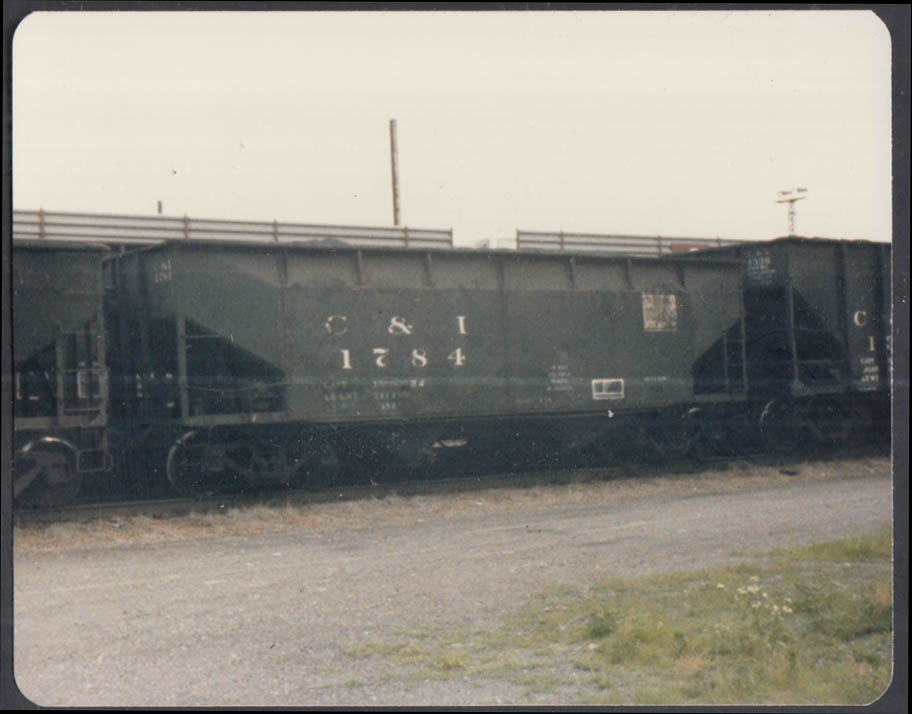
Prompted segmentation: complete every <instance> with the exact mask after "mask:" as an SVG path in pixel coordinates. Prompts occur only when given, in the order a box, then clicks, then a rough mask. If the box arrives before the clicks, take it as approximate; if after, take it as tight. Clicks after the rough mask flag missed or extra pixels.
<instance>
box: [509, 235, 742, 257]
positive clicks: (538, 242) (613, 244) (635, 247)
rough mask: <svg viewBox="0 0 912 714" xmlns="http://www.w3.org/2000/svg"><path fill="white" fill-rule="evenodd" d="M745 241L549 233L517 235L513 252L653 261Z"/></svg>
mask: <svg viewBox="0 0 912 714" xmlns="http://www.w3.org/2000/svg"><path fill="white" fill-rule="evenodd" d="M744 242H747V241H737V240H731V239H727V238H672V237H667V236H634V235H612V234H601V233H564V232H557V233H550V232H544V231H523V230H517V231H516V249H517V250H523V249H531V250H540V251H567V252H572V253H611V254H622V255H630V256H635V257H653V256H657V255H659V256H661V255H670V254H672V253H689V252H691V251H694V250H703V249H704V248H718V247H721V246H723V245H737V244H738V243H744Z"/></svg>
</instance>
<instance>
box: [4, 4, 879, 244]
mask: <svg viewBox="0 0 912 714" xmlns="http://www.w3.org/2000/svg"><path fill="white" fill-rule="evenodd" d="M890 86H891V84H890V36H889V33H888V32H887V30H886V28H885V27H884V25H883V24H882V23H881V22H880V20H879V19H877V17H876V16H875V15H874V14H873V13H870V12H866V11H825V12H787V11H778V12H765V11H764V12H690V13H684V12H676V13H671V12H610V11H600V12H542V13H539V12H530V13H519V12H509V13H494V12H459V13H449V12H430V13H425V12H421V13H419V12H408V13H379V12H376V13H375V12H339V13H332V12H264V13H233V12H223V13H164V12H163V13H138V12H117V13H82V12H74V13H47V12H43V13H36V14H33V15H30V16H29V17H27V18H26V19H25V20H24V21H23V23H22V24H21V25H20V26H19V28H18V30H17V31H16V34H15V36H14V45H13V202H14V207H15V208H18V209H37V208H39V207H43V208H44V209H45V210H51V211H85V212H99V213H127V214H140V215H146V214H148V215H152V214H154V213H155V211H156V202H157V201H158V200H161V201H163V204H164V213H165V215H174V216H181V215H184V214H188V215H190V216H192V217H197V218H229V219H249V220H270V221H271V220H272V219H278V220H279V221H294V222H304V223H342V224H360V225H392V220H393V219H392V199H391V187H390V160H389V125H388V122H389V120H390V119H391V118H396V119H397V120H398V125H399V169H400V180H401V195H402V218H403V222H404V223H406V224H408V225H410V226H413V227H416V228H417V227H428V228H449V227H452V228H453V229H454V231H455V235H456V240H457V242H459V243H462V244H473V243H477V242H479V241H481V240H484V239H494V240H498V239H500V240H501V241H502V244H503V245H506V244H507V243H508V242H509V239H510V238H511V236H512V235H513V232H514V229H516V228H523V229H530V230H554V231H557V230H565V231H585V232H604V233H635V234H645V235H657V234H658V235H666V236H706V237H715V236H722V237H730V238H753V239H764V238H773V237H775V236H779V235H784V234H786V233H787V222H786V208H785V206H784V205H778V204H776V203H775V199H776V192H777V191H778V190H780V189H787V188H794V187H799V186H800V187H807V189H808V195H809V197H808V198H807V199H806V200H803V201H801V202H799V203H798V204H797V205H796V209H797V225H796V228H797V231H796V232H797V233H799V234H802V235H815V236H826V237H841V238H866V239H870V240H879V241H889V240H890V239H891V193H890V191H891V187H890V172H891V142H890V120H891V107H890Z"/></svg>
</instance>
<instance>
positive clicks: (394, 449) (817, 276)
mask: <svg viewBox="0 0 912 714" xmlns="http://www.w3.org/2000/svg"><path fill="white" fill-rule="evenodd" d="M44 221H45V218H44V217H43V216H42V223H41V226H42V230H43V229H44V226H45V223H44ZM70 222H71V223H72V222H73V221H72V220H71V221H70ZM197 223H198V225H197V226H196V227H195V231H194V230H191V228H193V227H192V226H190V225H188V222H187V221H186V220H184V221H183V224H182V225H181V224H180V223H177V224H175V225H170V224H165V223H163V222H161V221H158V222H157V221H156V219H143V220H139V219H135V220H134V221H133V222H132V223H130V222H124V221H115V220H113V219H104V220H101V219H98V220H94V221H90V220H82V221H81V222H78V226H79V229H78V230H77V229H76V228H72V227H66V226H65V227H64V229H63V230H62V233H63V234H66V235H69V236H71V237H73V236H76V237H78V240H69V241H67V240H63V237H64V236H57V235H51V236H50V237H47V236H44V235H40V236H35V235H29V236H27V237H23V236H22V235H20V236H19V238H18V239H17V240H15V241H14V246H13V274H14V291H13V310H14V361H15V365H14V368H15V374H16V385H17V388H16V406H15V416H16V419H15V435H16V454H15V459H16V461H15V480H14V482H15V492H16V496H17V498H20V499H21V500H22V501H26V500H28V501H30V502H44V503H49V502H63V501H66V500H68V499H71V498H73V497H74V496H75V494H76V492H77V491H78V490H79V488H80V485H81V484H82V481H83V478H84V477H86V476H92V475H94V476H95V478H94V479H89V480H90V481H91V482H92V483H93V484H94V488H96V489H100V490H101V491H105V492H106V493H109V494H111V493H114V494H118V495H123V496H125V497H130V496H133V497H135V496H141V495H158V494H160V493H164V492H165V491H166V490H167V491H170V492H176V493H183V494H197V493H206V492H212V491H218V490H222V489H236V488H239V487H252V488H258V487H262V486H268V485H284V484H292V485H298V484H304V485H307V484H310V485H322V484H328V483H331V482H332V481H333V480H334V479H335V478H337V477H338V476H339V473H340V472H341V471H346V472H348V473H351V472H354V471H358V470H362V471H364V472H365V473H366V474H370V475H371V477H376V476H377V475H378V473H377V472H378V470H382V469H383V468H385V467H386V466H389V465H392V466H393V467H395V468H397V469H400V470H401V469H403V468H410V469H415V470H419V471H420V470H421V469H422V467H423V466H424V465H425V464H426V463H427V462H428V461H430V460H431V459H433V457H434V456H435V455H436V454H437V453H439V450H440V449H441V447H446V446H455V445H464V444H466V443H470V444H472V445H475V444H479V443H484V442H485V441H486V440H488V441H489V442H490V445H491V448H493V449H497V448H498V444H502V443H503V440H504V439H514V438H515V439H520V440H523V439H528V440H529V441H530V442H533V441H542V440H544V441H548V442H549V443H554V444H556V445H558V447H559V448H565V449H570V450H575V449H580V448H584V447H588V446H590V445H593V444H596V445H597V444H603V445H604V444H612V443H619V444H621V443H623V444H630V443H636V444H639V445H641V446H640V447H638V448H651V449H654V450H657V451H660V452H661V453H663V454H668V455H671V454H675V453H681V452H684V451H686V450H687V449H688V448H690V447H691V446H692V445H693V444H694V443H695V442H699V441H702V442H706V441H707V440H718V439H720V438H724V436H723V435H724V434H726V433H730V432H732V431H737V429H736V428H735V427H737V426H739V425H740V426H743V427H745V428H747V429H750V428H751V427H754V430H755V431H758V430H759V431H760V432H762V433H763V435H764V436H766V438H767V439H768V441H769V442H770V444H771V445H772V446H775V447H777V448H790V447H791V446H793V445H794V442H795V441H796V440H797V439H799V438H800V439H806V438H808V437H813V438H815V439H835V440H843V439H845V438H846V437H847V436H848V435H849V433H850V432H851V431H856V432H857V431H859V430H861V431H865V430H868V431H869V430H870V429H871V428H873V427H874V426H877V425H880V426H882V425H883V424H884V423H888V421H889V370H890V365H889V342H888V339H889V333H890V300H889V297H890V283H889V264H890V251H889V246H884V245H879V244H873V243H865V242H859V241H853V242H841V241H829V240H816V239H815V240H807V239H797V238H788V239H780V240H776V241H772V242H768V243H762V244H742V245H738V246H729V247H721V248H715V249H710V250H702V251H698V252H696V253H678V252H677V251H674V254H668V255H654V256H651V257H649V256H639V255H634V254H632V252H631V251H629V250H628V251H627V252H626V253H624V254H619V255H618V254H610V253H602V254H599V253H596V252H593V251H592V250H591V247H592V246H591V244H592V243H593V241H587V246H586V249H584V250H574V249H573V245H572V243H566V242H565V240H564V236H563V235H561V236H560V241H559V244H558V247H557V249H556V250H551V249H548V248H547V247H546V248H545V249H533V250H529V249H525V248H524V247H523V246H519V248H520V249H519V250H515V251H514V250H509V251H490V250H485V251H478V250H459V249H454V248H453V247H452V244H451V236H449V235H448V234H441V233H440V232H433V231H424V232H422V231H409V230H408V229H355V228H341V227H313V226H297V227H288V226H286V227H285V228H284V229H280V227H279V226H278V224H233V223H232V224H229V223H225V222H219V223H216V222H205V225H203V224H202V223H201V222H197ZM86 226H89V227H90V228H89V229H86ZM169 231H170V232H169ZM175 231H177V232H178V233H180V234H179V235H173V233H174V232H175ZM542 235H544V234H536V240H541V236H542ZM14 237H15V232H14ZM517 242H519V238H518V239H517ZM594 243H595V244H596V245H597V244H598V241H594ZM868 431H865V433H868Z"/></svg>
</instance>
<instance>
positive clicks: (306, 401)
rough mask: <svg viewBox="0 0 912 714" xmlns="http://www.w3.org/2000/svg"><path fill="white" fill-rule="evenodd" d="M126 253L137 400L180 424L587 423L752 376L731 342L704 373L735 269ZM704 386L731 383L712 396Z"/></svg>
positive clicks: (304, 253) (296, 253)
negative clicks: (135, 321)
mask: <svg viewBox="0 0 912 714" xmlns="http://www.w3.org/2000/svg"><path fill="white" fill-rule="evenodd" d="M125 260H127V261H132V262H133V263H134V264H135V268H134V269H133V270H132V271H130V270H128V271H127V272H132V273H135V274H138V277H137V276H136V275H134V279H133V280H132V281H130V280H128V281H126V282H125V285H126V286H127V289H129V290H132V291H133V292H134V294H133V295H130V296H129V299H128V302H130V303H131V304H132V305H133V312H132V314H134V315H138V316H139V317H140V321H141V322H142V321H143V320H144V321H145V324H142V325H140V326H139V328H138V330H139V332H140V334H141V335H142V334H146V333H147V334H148V336H147V337H146V338H144V339H145V342H146V343H147V344H148V355H146V356H142V355H140V359H139V364H138V365H137V367H138V368H137V369H136V370H130V371H131V372H136V373H138V374H140V377H139V379H140V385H139V388H138V389H136V390H135V392H136V394H137V395H139V396H140V398H141V399H148V398H150V397H155V404H154V408H155V409H157V410H158V416H159V417H161V418H164V419H172V420H174V419H179V420H183V421H184V422H186V423H196V424H216V423H243V422H244V421H254V420H255V421H258V422H260V423H264V422H267V421H302V422H314V423H317V422H339V421H387V420H401V419H409V420H415V419H435V418H456V417H473V416H493V415H498V414H512V415H515V414H547V413H576V414H584V413H599V412H606V411H608V410H613V411H617V410H642V409H654V408H658V407H663V406H670V405H680V404H683V403H686V402H688V401H689V400H691V399H700V398H703V399H706V398H710V399H722V398H727V397H725V396H724V395H728V394H730V393H737V392H738V391H739V389H740V387H739V385H742V384H743V380H742V379H741V378H740V377H738V373H739V370H740V369H742V366H743V365H742V363H743V359H741V360H740V361H739V358H738V355H737V353H736V352H731V350H728V352H729V353H731V355H734V357H733V358H732V359H728V361H727V363H726V359H725V356H724V355H723V356H722V357H721V358H720V359H719V360H717V362H718V364H715V366H713V365H710V367H707V366H706V365H707V364H709V362H707V360H706V359H703V360H702V362H700V364H702V365H703V367H702V372H698V370H697V369H696V367H695V364H697V362H699V361H700V360H701V358H703V357H705V355H706V354H708V353H709V352H710V351H712V350H713V349H716V348H717V346H718V345H719V344H721V343H722V342H723V341H724V334H725V333H726V331H731V330H734V332H735V333H737V334H740V332H739V330H740V314H741V312H740V301H739V299H738V293H737V291H736V290H735V286H736V285H737V283H738V280H739V274H738V269H737V267H736V266H734V265H730V264H729V265H722V266H719V265H714V264H713V265H710V264H699V265H696V264H695V265H693V266H688V265H684V264H672V263H667V262H664V261H645V260H639V261H631V260H629V259H614V260H612V259H589V260H586V259H581V260H579V261H578V263H576V264H575V263H573V262H568V260H567V259H566V258H564V257H560V258H553V257H549V256H540V255H523V256H515V255H497V254H487V255H478V254H470V255H460V254H435V253H421V252H404V251H399V252H381V251H375V252H370V251H363V252H362V251H351V250H339V251H325V250H323V251H318V250H313V249H311V250H295V249H293V248H289V247H282V248H276V249H274V250H272V249H269V250H263V249H262V248H259V249H258V250H251V249H250V247H248V246H237V245H235V246H219V247H214V246H211V245H207V246H201V245H195V244H180V245H178V244H171V245H169V246H166V247H164V248H161V249H152V250H147V251H144V252H142V253H138V254H136V255H134V256H131V257H128V258H126V259H125ZM688 279H689V280H690V281H691V282H692V283H693V284H694V285H695V286H697V285H698V286H699V288H700V294H699V295H697V294H691V293H690V292H689V290H691V287H690V286H689V285H688ZM143 305H145V308H143V307H142V306H143ZM144 310H145V314H144V312H143V311H144ZM142 341H143V340H142V339H141V340H140V342H142ZM695 380H697V381H699V380H702V382H704V383H706V382H707V381H709V382H713V383H715V384H717V385H718V384H722V385H724V386H722V387H718V386H717V388H706V389H704V390H703V395H702V397H696V396H695V394H694V393H695ZM153 384H156V385H158V389H157V390H156V389H155V388H153V387H152V385H153ZM143 385H147V386H143ZM162 390H166V391H167V390H171V395H170V396H168V394H167V393H166V391H165V392H163V391H162ZM713 395H715V396H713ZM253 414H257V416H256V417H255V418H254V417H253V416H252V415H253Z"/></svg>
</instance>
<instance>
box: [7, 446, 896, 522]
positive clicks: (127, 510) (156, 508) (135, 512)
mask: <svg viewBox="0 0 912 714" xmlns="http://www.w3.org/2000/svg"><path fill="white" fill-rule="evenodd" d="M884 455H886V454H885V452H884V449H883V447H877V446H866V447H862V448H859V447H855V448H847V449H840V450H838V451H830V452H827V453H820V452H803V453H801V454H794V455H789V456H782V455H771V454H768V453H765V452H756V453H745V454H738V455H732V456H713V457H703V458H699V459H697V458H688V459H678V460H675V461H661V462H659V461H652V462H643V461H640V462H636V463H619V464H614V465H596V466H570V467H567V468H560V469H549V470H531V469H530V470H524V471H516V472H508V473H499V474H483V475H481V474H476V475H462V476H450V477H444V478H435V479H425V480H402V481H395V482H390V483H382V484H346V485H339V486H330V487H326V488H321V489H319V490H305V489H302V490H294V491H292V490H281V491H279V490H272V491H259V492H254V493H236V494H221V495H213V496H205V497H198V498H161V499H147V500H134V501H115V502H105V503H82V504H75V505H71V506H58V507H53V508H32V509H20V510H18V511H16V512H15V513H14V522H15V524H16V525H18V526H28V525H40V524H42V523H59V522H72V521H91V520H103V519H110V518H123V517H130V516H139V515H143V516H147V517H151V518H174V517H179V516H183V515H188V514H190V513H217V512H219V511H224V510H225V509H229V508H246V507H251V506H267V507H277V508H278V507H287V506H300V505H307V504H311V503H330V502H344V501H358V500H366V499H382V498H386V497H388V496H401V497H410V496H419V495H440V494H447V493H460V492H465V491H472V490H486V489H501V488H533V487H535V486H543V485H560V484H569V483H587V482H592V481H604V480H611V479H636V478H645V477H654V476H656V475H657V474H661V475H663V476H674V475H680V474H686V473H694V472H698V471H705V470H710V469H714V470H720V471H725V470H728V469H730V468H732V467H733V466H735V465H740V466H744V465H748V466H752V467H779V468H780V469H782V470H783V472H785V473H790V472H792V471H794V472H795V473H797V472H798V468H799V467H800V464H801V463H802V462H805V461H807V460H808V459H809V458H813V459H814V460H817V461H839V460H844V459H849V458H863V457H867V456H884Z"/></svg>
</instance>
